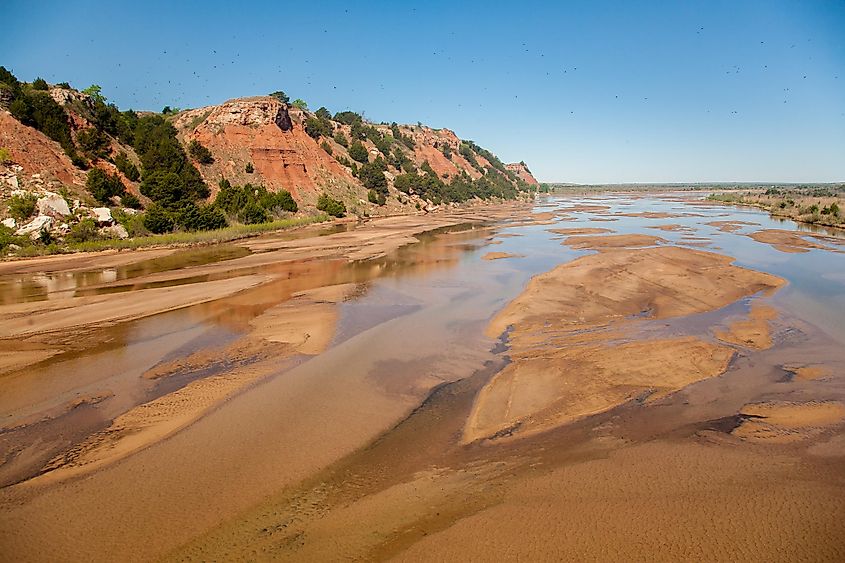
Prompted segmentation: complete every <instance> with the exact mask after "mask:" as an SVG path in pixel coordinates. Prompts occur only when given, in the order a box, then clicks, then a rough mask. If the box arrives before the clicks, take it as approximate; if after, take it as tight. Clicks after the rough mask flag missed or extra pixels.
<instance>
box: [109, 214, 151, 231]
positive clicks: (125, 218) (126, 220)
mask: <svg viewBox="0 0 845 563" xmlns="http://www.w3.org/2000/svg"><path fill="white" fill-rule="evenodd" d="M112 217H114V220H115V221H117V222H118V223H120V224H121V225H123V228H124V229H126V232H127V233H128V234H129V236H130V237H145V236H148V235H149V234H150V231H149V230H148V229H147V228H146V227H145V226H144V217H145V215H144V214H143V213H126V212H125V211H123V210H122V209H115V210H114V211H112Z"/></svg>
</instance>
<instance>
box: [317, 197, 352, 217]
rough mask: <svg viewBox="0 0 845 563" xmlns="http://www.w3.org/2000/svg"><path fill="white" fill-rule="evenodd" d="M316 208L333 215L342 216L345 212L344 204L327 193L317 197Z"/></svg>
mask: <svg viewBox="0 0 845 563" xmlns="http://www.w3.org/2000/svg"><path fill="white" fill-rule="evenodd" d="M317 209H319V210H320V211H323V212H324V213H328V214H329V215H331V216H333V217H343V216H344V215H345V214H346V205H344V203H343V202H342V201H338V200H336V199H334V198H332V197H330V196H329V195H328V194H323V195H321V196H320V197H319V198H318V199H317Z"/></svg>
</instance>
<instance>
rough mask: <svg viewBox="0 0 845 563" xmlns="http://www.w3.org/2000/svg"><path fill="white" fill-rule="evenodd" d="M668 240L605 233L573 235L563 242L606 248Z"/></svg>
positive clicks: (642, 244)
mask: <svg viewBox="0 0 845 563" xmlns="http://www.w3.org/2000/svg"><path fill="white" fill-rule="evenodd" d="M664 242H667V241H666V239H664V238H661V237H654V236H651V235H641V234H633V235H603V236H588V235H585V236H572V237H568V238H566V239H564V241H563V244H565V245H566V246H569V247H571V248H575V249H578V250H582V249H589V250H604V249H617V248H631V247H635V246H654V245H656V244H660V243H664Z"/></svg>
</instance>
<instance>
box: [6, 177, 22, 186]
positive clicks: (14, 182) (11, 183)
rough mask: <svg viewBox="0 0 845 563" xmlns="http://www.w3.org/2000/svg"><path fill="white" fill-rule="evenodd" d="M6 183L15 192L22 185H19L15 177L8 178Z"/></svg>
mask: <svg viewBox="0 0 845 563" xmlns="http://www.w3.org/2000/svg"><path fill="white" fill-rule="evenodd" d="M6 183H7V184H9V187H10V188H12V189H13V190H17V189H18V188H20V187H21V185H20V184H19V183H18V177H17V176H15V175H12V176H7V177H6Z"/></svg>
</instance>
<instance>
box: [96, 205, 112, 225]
mask: <svg viewBox="0 0 845 563" xmlns="http://www.w3.org/2000/svg"><path fill="white" fill-rule="evenodd" d="M91 216H92V217H93V218H94V220H95V221H96V222H97V223H98V224H99V225H111V224H112V223H114V219H112V216H111V210H110V209H109V208H108V207H93V208H92V209H91Z"/></svg>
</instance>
